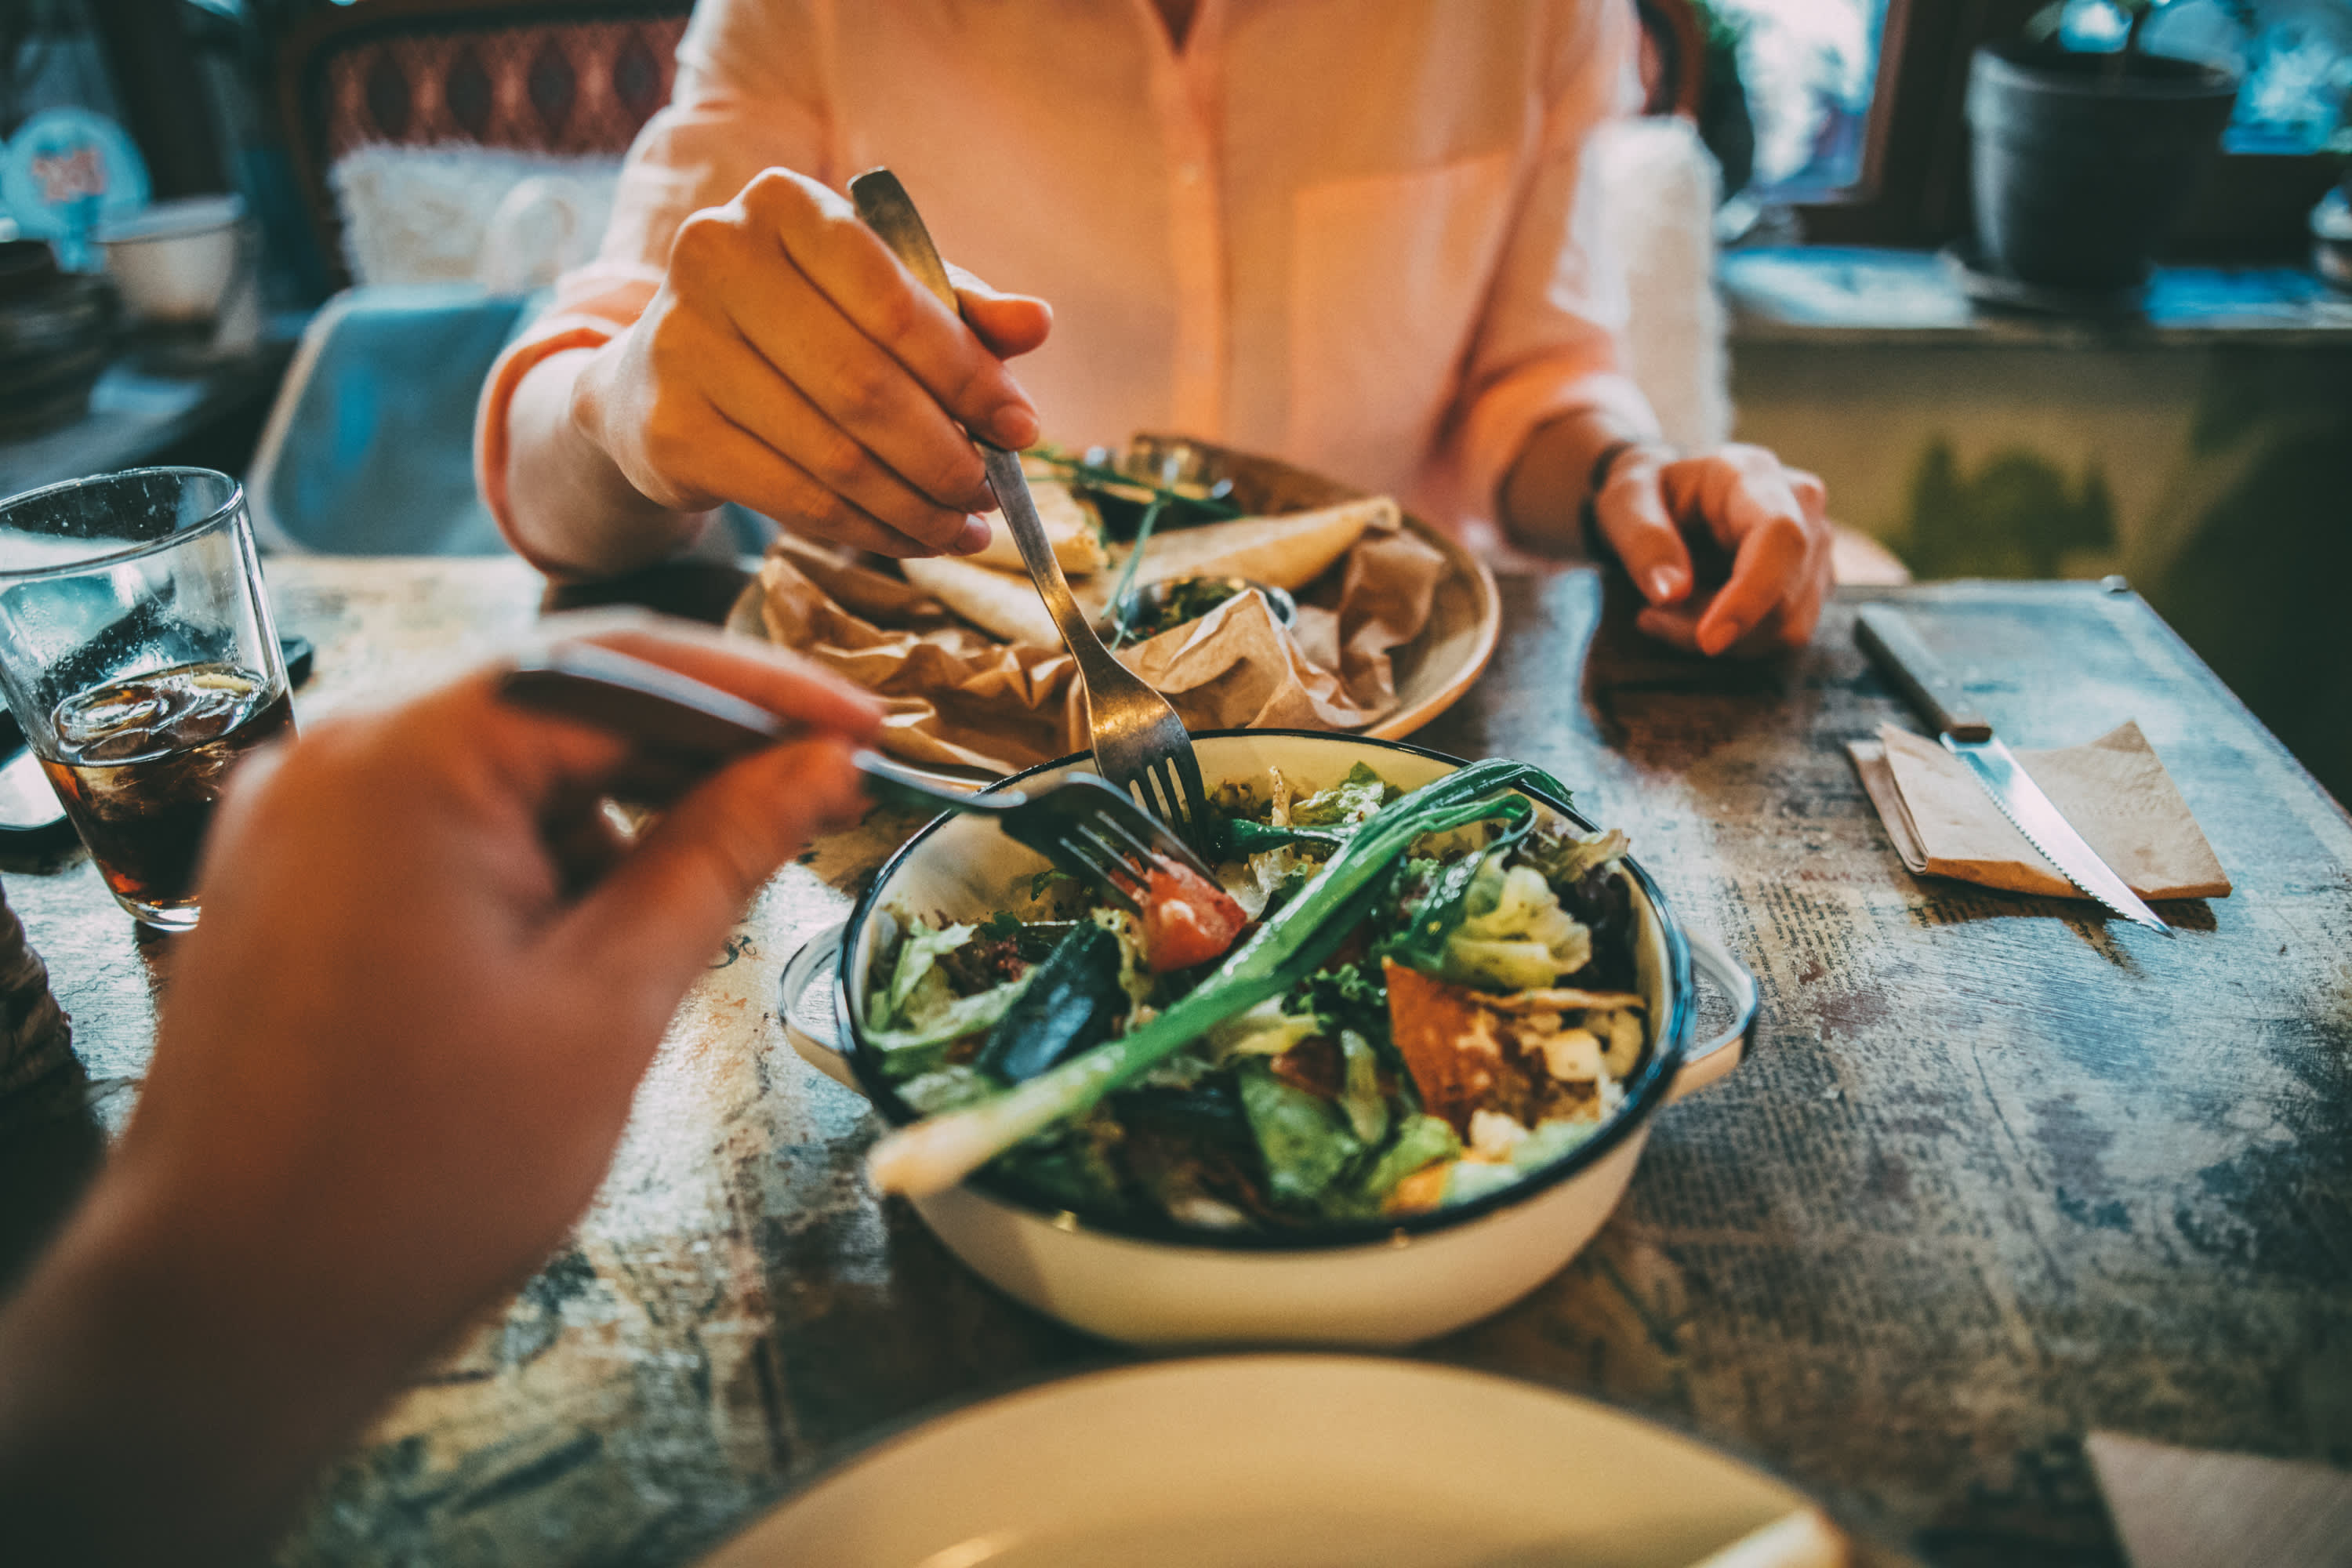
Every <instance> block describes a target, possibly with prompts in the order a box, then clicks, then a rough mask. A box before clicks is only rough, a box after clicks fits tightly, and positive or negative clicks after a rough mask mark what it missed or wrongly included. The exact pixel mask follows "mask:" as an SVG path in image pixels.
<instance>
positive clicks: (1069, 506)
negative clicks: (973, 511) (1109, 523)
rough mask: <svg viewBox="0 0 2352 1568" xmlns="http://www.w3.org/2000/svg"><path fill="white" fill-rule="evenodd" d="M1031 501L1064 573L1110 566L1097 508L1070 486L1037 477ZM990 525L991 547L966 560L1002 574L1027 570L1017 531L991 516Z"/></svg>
mask: <svg viewBox="0 0 2352 1568" xmlns="http://www.w3.org/2000/svg"><path fill="white" fill-rule="evenodd" d="M1029 499H1030V500H1033V501H1034V502H1035V503H1036V506H1037V521H1039V522H1042V523H1044V524H1045V542H1046V543H1048V544H1050V545H1052V546H1053V547H1054V559H1055V560H1056V561H1058V562H1060V563H1062V570H1063V572H1064V573H1066V574H1068V575H1070V576H1072V577H1084V576H1087V575H1088V574H1092V573H1096V572H1099V571H1101V570H1102V569H1103V568H1104V567H1105V566H1108V564H1110V552H1109V551H1108V550H1106V549H1105V548H1104V547H1103V542H1102V529H1101V526H1100V525H1099V524H1097V522H1096V521H1095V514H1094V509H1093V508H1092V507H1089V506H1088V505H1087V503H1086V502H1085V501H1082V500H1079V499H1078V498H1077V497H1076V496H1075V495H1073V494H1071V493H1070V489H1069V487H1068V486H1067V485H1064V484H1060V483H1058V482H1056V481H1055V480H1053V479H1034V478H1033V479H1030V481H1029ZM988 526H989V535H988V548H987V549H985V550H983V551H982V552H980V553H979V554H977V555H967V556H965V557H964V559H965V560H966V561H976V562H978V563H980V564H982V565H983V566H993V567H995V568H996V569H997V570H998V571H1000V572H1024V571H1026V570H1027V568H1026V566H1025V565H1024V563H1023V562H1022V560H1021V547H1020V546H1019V545H1017V544H1015V543H1013V531H1012V530H1011V529H1009V528H1007V527H1006V526H1005V525H1004V519H1003V518H1002V517H999V516H994V515H991V516H990V518H989V520H988Z"/></svg>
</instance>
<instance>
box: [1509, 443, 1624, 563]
mask: <svg viewBox="0 0 2352 1568" xmlns="http://www.w3.org/2000/svg"><path fill="white" fill-rule="evenodd" d="M1656 439H1657V430H1656V427H1655V426H1653V425H1650V424H1648V423H1646V422H1643V421H1639V420H1636V419H1634V418H1633V417H1632V416H1630V415H1629V414H1627V413H1625V412H1622V411H1619V410H1616V409H1612V408H1609V407H1606V406H1591V407H1585V408H1579V409H1577V410H1575V411H1573V412H1571V413H1568V414H1563V415H1561V416H1559V418H1557V419H1553V420H1550V421H1548V422H1547V423H1545V424H1542V425H1538V426H1536V428H1535V429H1534V430H1533V431H1532V432H1530V433H1529V434H1528V438H1527V440H1526V442H1525V443H1524V444H1523V445H1521V447H1519V455H1518V458H1517V460H1515V461H1514V462H1513V463H1512V465H1511V467H1510V469H1509V471H1508V472H1507V474H1506V475H1505V476H1504V479H1503V484H1502V489H1501V494H1500V496H1499V497H1498V498H1497V499H1498V501H1499V508H1498V510H1499V512H1500V515H1501V518H1502V522H1503V528H1504V531H1506V532H1507V533H1508V534H1509V535H1510V537H1511V539H1512V541H1513V542H1516V543H1517V544H1519V545H1521V546H1522V547H1524V548H1526V549H1529V550H1534V551H1538V552H1543V553H1545V554H1552V555H1572V554H1577V553H1580V552H1581V551H1582V549H1583V538H1582V530H1581V528H1580V521H1579V520H1580V517H1581V516H1582V513H1583V510H1584V504H1585V502H1586V501H1587V500H1590V499H1591V497H1590V493H1589V487H1590V486H1591V479H1592V471H1593V468H1594V466H1595V465H1596V464H1597V463H1598V462H1599V461H1600V460H1601V456H1602V455H1603V454H1604V453H1606V452H1607V451H1608V450H1609V448H1610V447H1612V446H1614V445H1616V444H1617V443H1619V442H1622V441H1635V442H1649V441H1655V440H1656Z"/></svg>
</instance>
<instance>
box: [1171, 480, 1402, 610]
mask: <svg viewBox="0 0 2352 1568" xmlns="http://www.w3.org/2000/svg"><path fill="white" fill-rule="evenodd" d="M1397 526H1398V516H1397V504H1396V502H1394V501H1393V500H1390V499H1389V498H1388V497H1386V496H1375V497H1373V498H1371V499H1370V500H1351V501H1345V502H1342V503H1341V504H1339V505H1338V506H1327V507H1323V508H1320V509H1318V510H1315V511H1297V512H1289V513H1286V514H1285V515H1283V516H1281V517H1242V518H1235V519H1234V521H1231V522H1211V523H1203V524H1202V525H1201V526H1200V527H1198V528H1187V529H1183V530H1181V531H1173V532H1169V533H1162V534H1156V535H1154V536H1153V538H1152V540H1151V542H1150V544H1149V545H1147V546H1146V547H1145V549H1144V553H1143V565H1142V566H1141V568H1140V569H1139V570H1138V571H1137V573H1136V581H1137V582H1139V583H1159V582H1163V581H1165V580H1167V579H1168V578H1171V577H1247V578H1250V579H1251V580H1252V581H1254V582H1259V583H1265V584H1270V585H1271V586H1273V587H1276V588H1304V587H1305V586H1307V584H1309V583H1311V582H1313V581H1314V580H1315V579H1316V578H1318V577H1320V576H1321V575H1322V574H1324V573H1325V572H1327V571H1328V570H1329V569H1330V567H1331V566H1332V565H1333V563H1336V562H1337V561H1338V560H1339V557H1341V556H1342V555H1345V554H1347V553H1348V552H1349V550H1351V549H1353V548H1354V546H1355V543H1356V541H1357V540H1359V539H1360V538H1362V537H1363V535H1364V531H1365V530H1366V529H1368V528H1374V527H1380V528H1389V529H1393V528H1395V527H1397Z"/></svg>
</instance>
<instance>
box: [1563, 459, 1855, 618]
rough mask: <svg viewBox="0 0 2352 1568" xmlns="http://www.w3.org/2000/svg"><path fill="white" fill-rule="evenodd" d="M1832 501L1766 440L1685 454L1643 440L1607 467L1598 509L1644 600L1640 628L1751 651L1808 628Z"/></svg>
mask: <svg viewBox="0 0 2352 1568" xmlns="http://www.w3.org/2000/svg"><path fill="white" fill-rule="evenodd" d="M1827 500H1828V492H1827V491H1826V490H1825V489H1823V488H1822V481H1821V480H1820V479H1819V478H1817V477H1816V476H1814V475H1812V474H1809V473H1807V472H1805V471H1804V470H1803V469H1801V468H1788V467H1786V466H1784V465H1783V464H1782V463H1781V462H1780V459H1779V458H1776V457H1774V456H1773V455H1772V454H1771V453H1770V452H1769V451H1767V450H1765V449H1764V448H1763V447H1749V446H1739V445H1732V446H1725V447H1717V448H1716V449H1715V450H1713V451H1711V452H1706V453H1703V454H1701V455H1699V456H1696V457H1679V456H1677V455H1676V454H1675V452H1674V450H1673V449H1672V448H1671V447H1664V446H1657V445H1649V444H1641V445H1636V446H1633V447H1629V448H1627V449H1626V450H1625V451H1623V452H1622V453H1621V454H1620V455H1619V456H1618V458H1616V460H1615V461H1614V462H1613V463H1612V464H1611V465H1610V466H1609V471H1608V476H1607V478H1606V479H1605V480H1604V481H1603V483H1602V484H1601V489H1600V492H1599V494H1598V495H1596V496H1595V497H1594V516H1595V520H1596V521H1597V522H1598V524H1599V527H1600V530H1601V537H1602V539H1603V540H1604V541H1606V542H1607V543H1608V545H1609V547H1610V548H1611V549H1612V550H1613V551H1614V552H1616V554H1617V558H1618V560H1620V561H1621V562H1622V563H1624V565H1625V569H1626V571H1627V572H1628V573H1629V574H1632V576H1633V582H1634V584H1635V585H1636V586H1637V587H1639V588H1640V589H1641V591H1642V596H1643V598H1645V599H1647V600H1648V601H1649V604H1648V606H1647V607H1646V608H1644V609H1643V611H1642V614H1641V617H1640V619H1639V620H1638V621H1637V622H1636V623H1635V624H1636V625H1637V626H1640V627H1641V629H1642V630H1643V632H1645V633H1647V634H1648V635H1650V636H1651V637H1656V638H1658V639H1659V640H1660V641H1661V642H1666V643H1671V644H1673V645H1674V646H1675V647H1680V648H1686V649H1689V650H1691V651H1693V652H1696V653H1703V654H1709V655H1713V654H1722V653H1729V654H1734V655H1754V654H1766V653H1771V652H1774V651H1777V650H1779V649H1780V648H1788V647H1802V646H1804V644H1805V642H1806V640H1807V639H1808V638H1810V637H1811V636H1812V635H1813V627H1814V626H1815V624H1816V623H1818V622H1819V621H1820V619H1821V614H1822V600H1823V599H1824V598H1826V597H1827V596H1828V595H1829V591H1830V587H1831V584H1832V577H1831V558H1830V539H1831V531H1830V523H1829V515H1828V510H1827ZM1710 565H1712V566H1714V567H1715V568H1716V569H1715V570H1712V571H1711V570H1709V569H1708V568H1709V566H1710Z"/></svg>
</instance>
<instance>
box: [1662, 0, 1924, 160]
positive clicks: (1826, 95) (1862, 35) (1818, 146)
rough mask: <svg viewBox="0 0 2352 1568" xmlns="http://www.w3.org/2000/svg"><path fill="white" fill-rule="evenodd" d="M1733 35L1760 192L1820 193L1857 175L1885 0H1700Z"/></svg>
mask: <svg viewBox="0 0 2352 1568" xmlns="http://www.w3.org/2000/svg"><path fill="white" fill-rule="evenodd" d="M1707 5H1708V8H1709V9H1710V10H1711V11H1712V12H1713V14H1714V19H1715V21H1716V24H1717V26H1718V27H1719V28H1724V29H1727V30H1728V31H1729V32H1731V33H1732V34H1733V35H1734V36H1735V37H1736V38H1737V40H1738V42H1737V45H1736V47H1737V50H1738V58H1739V78H1740V82H1741V85H1742V86H1743V87H1744V88H1745V89H1747V94H1748V117H1749V119H1750V120H1752V121H1754V122H1755V126H1756V173H1755V175H1754V177H1753V179H1752V180H1751V181H1750V183H1749V184H1748V195H1750V196H1751V197H1753V198H1755V199H1756V200H1759V201H1765V202H1774V201H1779V202H1799V201H1819V200H1821V199H1822V198H1823V197H1825V196H1831V195H1834V194H1836V193H1839V192H1843V191H1849V190H1852V189H1853V188H1854V187H1855V186H1857V185H1859V184H1862V182H1863V174H1864V163H1865V160H1866V153H1867V146H1866V142H1867V138H1868V132H1869V126H1870V123H1871V103H1872V100H1873V99H1874V97H1875V95H1876V92H1877V87H1878V55H1879V44H1880V40H1881V39H1882V37H1884V36H1885V30H1886V10H1887V0H1707Z"/></svg>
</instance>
